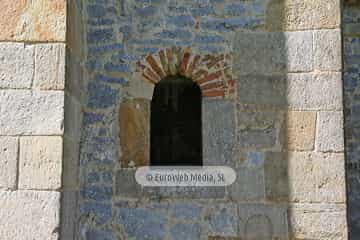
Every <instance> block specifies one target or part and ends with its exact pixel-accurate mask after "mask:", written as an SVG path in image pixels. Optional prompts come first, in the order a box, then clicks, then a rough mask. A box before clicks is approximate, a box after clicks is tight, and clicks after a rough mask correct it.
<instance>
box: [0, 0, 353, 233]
mask: <svg viewBox="0 0 360 240" xmlns="http://www.w3.org/2000/svg"><path fill="white" fill-rule="evenodd" d="M0 4H1V7H2V9H3V17H2V18H1V20H0V27H1V29H2V31H1V33H0V40H1V41H0V206H1V209H0V239H6V240H7V239H11V240H13V239H14V240H17V239H19V240H23V239H64V240H65V239H66V240H68V239H69V240H70V239H83V240H95V239H99V240H100V239H101V240H110V239H121V240H122V239H124V240H125V239H129V240H130V239H137V240H162V239H163V240H178V239H179V240H180V239H189V240H192V239H194V240H197V239H200V240H210V239H211V240H215V239H216V240H220V239H221V240H230V239H231V240H234V239H246V240H251V239H256V240H260V239H264V240H269V239H278V240H279V239H291V240H300V239H302V240H303V239H312V240H324V239H338V240H342V239H344V240H345V239H347V238H348V226H347V218H346V216H347V215H346V207H347V206H346V204H345V203H346V192H345V167H344V166H345V165H344V164H345V158H344V156H345V154H344V148H345V145H344V134H343V129H344V121H343V116H344V112H343V75H342V71H343V67H342V55H343V54H342V38H341V34H342V32H344V31H345V30H346V31H350V32H353V31H354V29H355V28H356V26H355V25H356V19H358V18H359V17H358V16H359V15H356V10H351V11H350V10H346V11H348V12H347V14H346V15H344V18H345V19H346V21H347V23H348V24H347V25H346V27H344V28H341V27H342V25H341V8H342V6H341V1H340V0H317V1H309V0H286V1H285V0H237V1H235V0H196V1H189V0H181V1H174V0H151V1H150V0H74V1H65V0H51V1H44V0H33V1H30V0H11V1H10V0H4V1H2V2H1V3H0ZM352 9H356V7H354V8H352ZM354 19H355V20H354ZM344 21H345V20H344ZM352 21H355V22H352ZM344 26H345V25H344ZM344 45H345V52H346V56H350V58H349V59H350V60H349V61H348V62H346V64H349V63H350V65H351V67H350V68H349V67H348V66H350V65H346V72H345V75H344V76H345V77H344V78H345V81H346V82H345V83H346V84H345V89H346V90H347V92H345V94H346V96H348V94H350V97H349V98H348V99H350V101H353V99H355V100H356V94H355V95H351V93H353V92H354V91H353V90H354V89H355V82H356V80H353V79H354V78H355V77H356V73H355V72H356V69H357V65H356V64H355V62H351V59H355V58H351V57H352V55H351V54H353V55H354V56H355V57H356V51H358V50H357V46H358V44H357V42H356V39H352V37H349V38H346V39H345V41H344ZM351 63H354V64H351ZM351 69H352V70H351ZM175 73H180V74H183V75H188V77H190V78H191V79H192V80H193V81H195V82H197V83H198V84H199V85H200V87H201V89H202V95H203V96H202V129H201V130H202V138H203V162H204V164H205V165H225V166H230V167H232V168H233V169H234V170H235V171H236V174H237V180H236V182H235V183H234V184H233V185H231V186H228V187H206V188H189V187H182V188H178V187H171V188H170V187H157V188H156V187H142V186H140V185H138V184H137V183H136V181H135V178H134V174H135V171H136V169H137V168H138V167H140V166H144V165H148V164H149V151H150V150H149V139H150V137H149V136H150V131H149V126H150V125H149V124H150V112H151V109H150V102H151V99H152V93H153V89H154V84H156V83H157V82H158V81H161V79H163V78H164V77H166V76H168V75H173V74H175ZM351 76H353V77H351ZM355 91H356V90H355ZM351 96H354V97H351ZM355 100H354V101H355ZM346 106H351V109H352V110H351V113H352V115H351V118H350V119H355V118H356V104H354V105H351V104H350V105H346ZM347 108H348V107H346V109H347ZM345 113H346V114H347V113H348V111H345ZM354 117H355V118H354ZM347 122H349V121H348V120H347ZM350 123H353V121H352V120H351V121H350ZM347 136H351V137H350V139H351V141H347V143H349V142H350V143H351V146H355V145H356V135H347ZM352 136H354V137H352ZM347 138H349V137H347ZM347 147H348V146H347ZM349 152H350V153H349ZM353 152H354V153H355V152H356V150H355V148H354V147H350V148H349V150H348V155H349V154H350V156H353V155H351V154H352V153H353ZM350 203H351V201H350ZM353 219H354V218H353ZM355 219H356V218H355ZM351 223H352V224H356V221H353V222H351ZM350 229H351V226H350ZM354 239H356V238H354Z"/></svg>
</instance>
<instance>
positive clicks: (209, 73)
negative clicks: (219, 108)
mask: <svg viewBox="0 0 360 240" xmlns="http://www.w3.org/2000/svg"><path fill="white" fill-rule="evenodd" d="M137 66H138V68H137V69H138V71H140V72H141V76H142V78H143V79H144V80H145V81H149V82H150V83H152V84H157V83H159V82H160V81H161V80H162V79H164V78H165V77H167V76H172V75H182V76H185V77H187V78H189V79H192V80H193V81H194V82H196V83H197V84H198V85H199V87H200V89H201V93H202V96H203V97H228V96H231V95H232V94H233V93H234V89H235V80H234V78H233V75H232V72H231V55H230V54H225V53H222V54H217V55H211V54H206V55H201V54H195V53H192V50H191V49H190V48H181V47H172V48H166V49H162V50H160V51H159V52H157V53H154V54H151V55H147V56H145V57H144V58H143V59H142V60H140V61H138V63H137Z"/></svg>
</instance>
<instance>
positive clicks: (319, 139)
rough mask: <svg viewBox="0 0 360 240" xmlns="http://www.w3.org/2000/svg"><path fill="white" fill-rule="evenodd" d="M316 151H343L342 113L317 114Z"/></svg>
mask: <svg viewBox="0 0 360 240" xmlns="http://www.w3.org/2000/svg"><path fill="white" fill-rule="evenodd" d="M317 116H318V117H317V133H316V149H315V150H316V151H319V152H341V151H344V128H343V127H344V124H343V122H344V121H343V113H342V112H341V111H336V112H319V113H318V115H317Z"/></svg>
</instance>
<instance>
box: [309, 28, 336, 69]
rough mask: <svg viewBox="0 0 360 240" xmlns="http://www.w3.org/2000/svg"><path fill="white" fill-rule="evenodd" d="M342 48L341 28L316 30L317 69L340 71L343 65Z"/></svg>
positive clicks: (315, 60)
mask: <svg viewBox="0 0 360 240" xmlns="http://www.w3.org/2000/svg"><path fill="white" fill-rule="evenodd" d="M341 49H342V46H341V32H340V30H339V29H334V30H321V31H315V32H314V50H315V59H314V63H315V69H317V70H321V71H340V70H341V65H342V56H341V53H342V50H341Z"/></svg>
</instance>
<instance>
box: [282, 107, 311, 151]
mask: <svg viewBox="0 0 360 240" xmlns="http://www.w3.org/2000/svg"><path fill="white" fill-rule="evenodd" d="M315 122H316V112H311V111H289V112H288V113H287V117H286V133H285V135H286V140H285V142H286V143H287V148H288V149H289V150H298V151H301V150H312V149H313V148H314V141H315Z"/></svg>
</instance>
